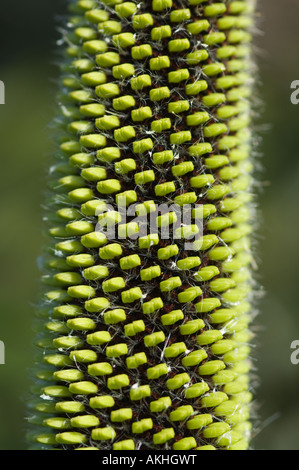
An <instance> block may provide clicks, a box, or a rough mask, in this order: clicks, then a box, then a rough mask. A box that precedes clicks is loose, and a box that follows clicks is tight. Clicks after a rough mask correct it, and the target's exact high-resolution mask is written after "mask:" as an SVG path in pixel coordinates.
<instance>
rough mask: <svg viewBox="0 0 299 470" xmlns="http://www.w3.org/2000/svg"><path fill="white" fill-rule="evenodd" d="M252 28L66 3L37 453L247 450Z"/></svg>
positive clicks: (164, 1)
mask: <svg viewBox="0 0 299 470" xmlns="http://www.w3.org/2000/svg"><path fill="white" fill-rule="evenodd" d="M253 11H254V2H253V1H249V0H243V1H234V0H231V1H230V0H226V1H214V0H189V1H188V0H180V1H175V0H144V1H142V2H139V3H135V2H132V1H124V2H122V1H121V0H102V1H98V0H80V1H71V2H70V16H69V18H68V20H67V22H66V23H67V27H66V30H65V31H64V33H63V36H64V44H65V51H64V60H63V66H62V87H61V94H60V95H59V104H60V110H61V114H60V117H59V119H58V122H57V133H58V134H59V132H60V134H59V137H60V143H59V145H60V147H59V149H58V151H57V157H58V158H57V162H56V163H55V164H54V166H53V167H52V168H51V172H50V181H49V186H50V194H49V199H48V202H47V212H46V220H47V221H48V223H49V224H50V225H49V227H50V228H49V233H50V236H51V237H52V238H51V241H50V242H49V244H48V246H47V248H46V250H45V251H46V254H45V256H44V263H43V270H44V281H45V283H46V285H47V286H48V288H47V289H46V293H45V297H44V300H42V302H41V305H40V308H38V309H37V330H38V336H37V345H38V347H39V351H40V352H39V353H38V358H37V363H36V367H35V370H34V374H35V384H34V387H33V394H34V397H33V399H32V401H31V402H30V408H31V416H30V418H29V421H30V423H31V426H32V429H31V430H30V433H29V438H30V440H31V442H32V446H31V448H33V449H39V448H40V449H47V448H50V449H51V448H54V449H65V450H75V449H100V450H132V449H134V450H148V449H161V450H165V449H170V450H192V449H194V450H200V449H207V450H210V449H211V450H212V449H228V450H234V449H247V448H248V447H249V445H250V429H251V423H250V420H251V417H250V416H251V413H250V401H251V394H250V392H249V388H250V386H251V385H250V384H251V381H250V379H249V377H250V371H251V362H250V358H249V355H250V347H249V342H250V340H251V333H250V331H249V324H250V320H251V318H252V314H251V310H252V308H251V305H250V299H251V296H252V293H251V290H252V289H251V286H252V275H251V270H250V264H251V253H250V233H251V228H252V215H253V210H252V203H251V186H252V177H251V171H252V162H251V159H250V153H251V140H252V136H251V132H250V116H251V109H252V106H251V95H252V80H251V72H252V70H253V64H252V59H251V46H250V42H251V34H250V29H251V27H252V22H253ZM58 129H59V130H58ZM161 208H163V209H164V211H162V210H161ZM165 208H166V209H165ZM167 209H169V210H167ZM182 214H183V216H186V214H187V215H189V221H187V222H186V220H185V219H184V218H183V219H182V217H181V215H182ZM200 220H201V221H202V224H200V223H199V222H198V221H200ZM165 234H166V236H165ZM49 286H50V287H49Z"/></svg>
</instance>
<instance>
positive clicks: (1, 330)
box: [0, 0, 299, 450]
mask: <svg viewBox="0 0 299 470" xmlns="http://www.w3.org/2000/svg"><path fill="white" fill-rule="evenodd" d="M259 4H260V7H259V10H260V21H259V25H258V29H259V31H258V32H257V35H256V39H255V44H256V46H255V47H256V52H257V59H258V63H259V70H260V71H259V77H258V83H259V97H260V98H262V103H261V104H259V106H258V109H260V116H257V118H256V121H255V123H254V125H255V126H256V127H257V130H258V131H259V134H260V135H261V136H262V138H263V143H262V145H261V146H260V152H261V153H262V154H263V155H262V156H261V159H260V161H261V163H262V171H261V172H260V173H259V184H258V187H259V188H260V191H259V208H260V214H261V215H260V216H259V217H260V220H259V226H260V229H259V233H258V234H257V236H256V240H257V244H258V249H257V250H256V260H257V263H258V265H259V280H260V284H261V286H262V287H261V293H262V292H265V294H264V296H263V298H262V300H261V301H260V303H259V306H260V313H259V316H258V318H257V320H256V321H255V330H256V332H257V339H256V351H255V353H254V357H255V361H256V366H257V368H258V374H259V382H260V385H259V387H258V389H257V391H256V401H257V404H258V411H259V419H258V421H257V422H256V426H255V429H254V435H255V437H254V440H253V445H254V448H255V449H266V450H270V449H275V450H284V449H289V450H290V449H292V450H298V449H299V403H298V396H299V365H298V366H295V365H292V364H291V362H290V354H291V350H290V344H291V342H292V341H293V340H296V339H299V318H298V313H297V312H298V307H297V303H298V302H297V298H298V278H299V267H298V261H299V259H298V258H299V248H298V231H299V215H298V196H299V150H298V147H299V106H294V105H292V104H291V102H290V93H291V90H290V84H291V82H292V81H293V80H298V79H299V60H298V59H299V29H298V19H299V2H298V0H284V1H283V3H281V2H278V1H275V2H274V1H273V0H260V2H259ZM0 8H1V15H0V80H3V81H4V82H5V85H6V104H5V106H0V152H1V153H0V155H1V167H0V177H1V183H0V221H1V232H0V233H1V238H0V266H1V270H0V273H1V279H0V312H1V313H0V340H2V341H4V343H5V345H6V365H1V366H0V450H10V449H15V450H20V449H23V448H25V444H24V433H25V427H26V426H25V420H24V415H25V410H24V409H25V401H26V392H27V391H28V388H29V374H28V368H29V367H30V361H31V359H32V348H31V343H32V337H33V333H32V328H31V325H32V317H33V302H34V301H35V299H36V298H37V294H38V289H39V280H38V270H37V263H36V260H37V258H38V256H39V255H40V253H41V247H42V244H43V238H42V229H43V224H42V209H41V203H42V202H43V197H42V194H43V187H44V184H45V182H44V176H45V169H46V166H47V162H48V158H49V156H50V154H51V138H50V130H49V123H50V122H51V119H52V118H53V116H54V106H53V105H54V104H55V103H53V96H54V93H55V90H56V85H55V80H56V79H57V77H58V69H57V67H56V65H55V64H56V60H57V58H56V56H55V50H56V46H55V42H56V40H57V39H58V38H59V33H58V31H57V25H58V23H59V17H60V15H61V14H62V13H64V12H65V1H64V0H43V1H42V2H41V0H26V2H21V1H18V2H8V1H4V0H1V4H0Z"/></svg>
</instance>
